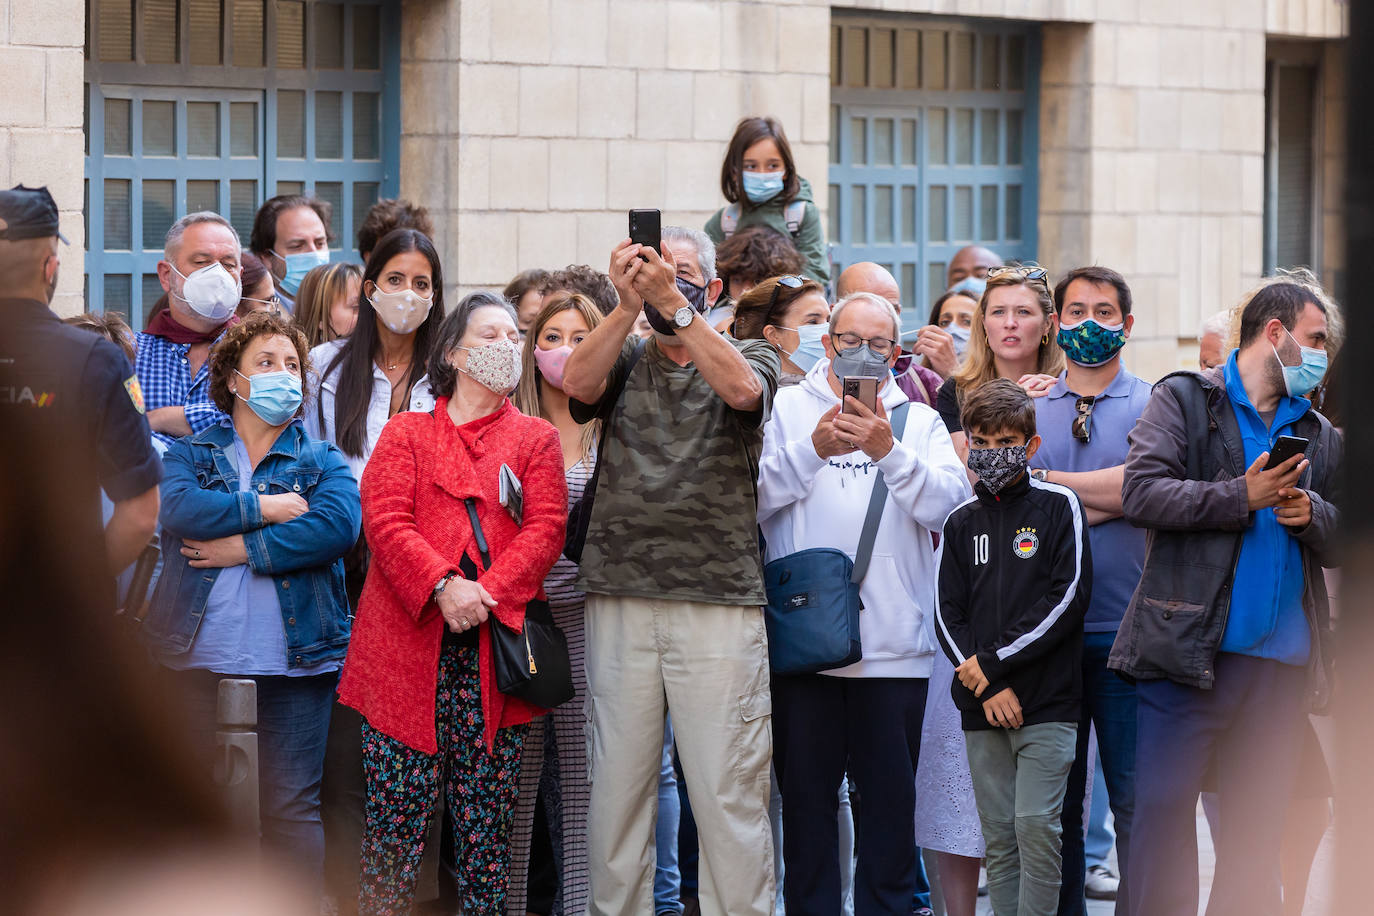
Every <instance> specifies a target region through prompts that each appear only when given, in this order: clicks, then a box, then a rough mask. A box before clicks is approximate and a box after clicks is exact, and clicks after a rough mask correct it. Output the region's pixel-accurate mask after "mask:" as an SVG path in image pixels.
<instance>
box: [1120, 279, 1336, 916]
mask: <svg viewBox="0 0 1374 916" xmlns="http://www.w3.org/2000/svg"><path fill="white" fill-rule="evenodd" d="M1334 309H1335V304H1334V303H1333V302H1331V301H1330V299H1328V297H1327V296H1326V294H1325V293H1324V292H1323V291H1322V289H1321V288H1320V287H1319V286H1317V285H1316V283H1315V282H1313V281H1311V279H1310V275H1302V274H1299V275H1292V276H1279V277H1275V278H1272V279H1270V280H1267V281H1265V283H1264V284H1262V285H1261V286H1260V287H1259V288H1258V289H1256V290H1255V291H1254V292H1253V293H1252V294H1251V295H1250V296H1249V298H1248V301H1247V302H1246V304H1245V305H1244V307H1243V310H1242V312H1241V316H1240V347H1239V348H1238V349H1237V350H1235V351H1233V352H1232V353H1231V354H1230V357H1229V358H1228V359H1227V360H1226V362H1225V364H1224V366H1222V367H1220V368H1217V369H1209V370H1207V371H1205V372H1203V373H1200V374H1199V373H1175V374H1174V375H1171V376H1168V377H1166V378H1165V379H1163V380H1162V381H1161V382H1160V383H1159V384H1158V385H1157V386H1156V387H1155V390H1154V393H1153V395H1152V396H1151V398H1150V401H1149V403H1148V404H1147V405H1146V407H1145V410H1144V413H1143V414H1142V415H1141V418H1140V421H1139V422H1138V423H1137V424H1136V426H1135V429H1134V430H1133V431H1132V432H1131V435H1130V450H1129V452H1128V455H1127V458H1126V467H1125V473H1124V482H1123V486H1122V508H1123V510H1124V514H1125V517H1126V519H1127V520H1128V521H1130V522H1131V523H1132V524H1134V525H1137V526H1140V527H1143V528H1147V529H1150V539H1149V542H1148V547H1147V551H1146V555H1145V566H1144V571H1143V573H1142V575H1141V580H1140V585H1139V586H1138V587H1137V589H1136V591H1135V594H1134V595H1133V596H1132V598H1131V602H1130V605H1129V606H1128V608H1127V610H1126V615H1125V618H1124V619H1123V620H1122V622H1121V627H1120V630H1119V632H1118V635H1117V638H1116V642H1115V645H1114V646H1113V647H1112V651H1111V656H1110V658H1109V661H1108V667H1109V668H1112V669H1114V670H1116V671H1119V672H1121V673H1122V674H1123V675H1125V676H1127V677H1129V678H1133V679H1135V680H1136V682H1137V683H1136V697H1137V713H1136V715H1137V732H1136V734H1137V746H1136V768H1135V769H1136V776H1135V788H1136V792H1135V820H1134V823H1133V825H1132V827H1133V831H1132V835H1131V846H1130V851H1131V857H1130V863H1129V866H1128V869H1129V881H1130V886H1131V892H1130V904H1129V910H1128V912H1129V913H1130V914H1140V916H1145V914H1155V913H1191V912H1196V910H1197V906H1198V900H1197V895H1198V862H1197V841H1196V836H1197V835H1196V810H1197V801H1198V794H1199V792H1200V791H1201V789H1202V785H1203V775H1204V773H1205V772H1206V771H1207V769H1208V767H1209V766H1210V765H1214V766H1215V768H1216V784H1217V786H1218V790H1219V791H1218V794H1219V796H1220V824H1219V830H1218V831H1217V836H1218V841H1217V847H1216V853H1217V861H1216V876H1215V878H1214V880H1213V883H1212V895H1211V908H1212V909H1218V908H1220V909H1221V910H1224V911H1225V912H1228V913H1231V912H1234V913H1277V912H1280V910H1281V907H1282V904H1281V887H1280V882H1279V875H1280V868H1279V848H1280V839H1281V836H1282V831H1283V824H1284V812H1285V810H1286V808H1287V806H1288V800H1289V796H1290V795H1291V793H1292V791H1293V787H1294V782H1295V778H1296V771H1297V766H1298V751H1299V749H1300V748H1301V746H1302V742H1301V741H1300V740H1299V738H1300V737H1301V732H1300V729H1301V727H1302V724H1303V717H1304V714H1305V713H1306V712H1308V711H1311V710H1312V709H1314V708H1316V709H1320V708H1321V707H1322V706H1324V705H1325V704H1326V702H1327V700H1328V698H1329V693H1330V686H1331V679H1330V654H1329V652H1330V647H1329V646H1328V645H1327V640H1328V637H1329V626H1330V617H1329V608H1328V603H1327V596H1326V584H1325V580H1324V579H1323V576H1322V567H1323V566H1332V565H1334V562H1335V561H1334V559H1333V558H1332V552H1333V548H1334V546H1335V538H1336V527H1337V520H1338V510H1337V501H1338V498H1339V480H1340V474H1341V468H1340V464H1341V441H1340V436H1339V434H1338V433H1337V432H1336V431H1335V430H1334V429H1333V428H1332V426H1331V424H1330V423H1329V422H1328V421H1327V420H1326V419H1325V418H1324V417H1322V416H1321V415H1320V414H1318V413H1317V412H1316V411H1315V410H1313V409H1312V405H1311V403H1310V402H1309V401H1308V400H1307V399H1306V395H1307V394H1308V393H1309V392H1310V391H1311V390H1312V389H1313V388H1315V387H1316V385H1317V384H1318V383H1319V382H1320V381H1321V379H1322V376H1323V375H1324V374H1325V372H1326V364H1327V349H1328V347H1329V346H1330V343H1329V340H1328V338H1329V335H1330V332H1329V330H1328V327H1327V321H1328V316H1329V315H1331V314H1332V313H1333V312H1334ZM1282 436H1294V437H1298V438H1302V439H1305V440H1307V442H1308V445H1307V451H1306V454H1305V455H1303V454H1294V455H1292V456H1291V457H1290V458H1288V459H1287V460H1286V461H1283V462H1281V463H1279V464H1277V465H1275V466H1273V467H1272V468H1271V467H1268V465H1269V458H1270V452H1271V451H1272V450H1273V449H1274V448H1275V447H1276V444H1277V443H1278V441H1279V439H1280V437H1282ZM1180 444H1182V448H1180Z"/></svg>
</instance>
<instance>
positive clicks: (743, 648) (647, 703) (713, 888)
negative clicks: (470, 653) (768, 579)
mask: <svg viewBox="0 0 1374 916" xmlns="http://www.w3.org/2000/svg"><path fill="white" fill-rule="evenodd" d="M587 687H588V699H587V745H588V750H587V760H588V775H589V777H590V779H591V813H590V816H589V818H588V834H589V836H588V860H589V862H590V865H591V891H590V897H589V902H588V905H587V913H588V914H589V916H644V914H648V913H653V911H654V908H653V883H654V823H655V819H656V816H657V810H658V775H659V765H660V762H661V758H662V751H663V723H664V714H665V712H669V711H671V713H672V717H673V730H674V732H675V733H676V736H677V748H678V757H679V759H680V760H681V763H682V771H683V775H684V776H685V777H686V782H687V794H688V797H689V798H690V800H691V803H692V813H693V815H694V816H695V817H696V822H697V830H698V834H699V838H700V847H701V856H700V866H699V885H700V890H699V900H700V902H701V912H702V914H703V916H769V914H771V913H772V911H773V893H774V878H773V837H772V831H771V830H770V829H769V821H768V794H769V786H770V780H769V764H770V762H771V760H772V756H773V736H772V727H771V724H772V723H771V713H772V702H771V698H770V694H769V675H768V639H767V636H766V634H765V631H764V625H763V611H762V609H761V608H758V607H737V606H729V605H720V604H706V603H699V602H693V601H666V600H651V599H646V598H625V597H618V596H611V595H597V594H589V595H587ZM564 778H567V777H566V776H565V777H564Z"/></svg>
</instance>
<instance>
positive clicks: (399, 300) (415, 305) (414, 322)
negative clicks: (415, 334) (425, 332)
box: [367, 284, 434, 334]
mask: <svg viewBox="0 0 1374 916" xmlns="http://www.w3.org/2000/svg"><path fill="white" fill-rule="evenodd" d="M367 301H368V302H370V303H372V308H373V309H375V310H376V312H377V317H378V318H380V319H382V324H384V325H386V326H387V328H389V329H390V330H391V332H392V333H393V334H409V333H410V332H411V331H413V330H415V329H416V328H418V327H419V326H420V325H422V324H424V323H425V318H427V317H428V316H429V310H430V307H431V306H433V305H434V298H433V297H430V298H428V299H425V298H424V297H422V296H420V295H419V294H418V293H416V292H415V290H413V289H403V290H400V291H399V292H394V293H384V292H382V291H381V290H379V289H377V288H376V284H373V289H372V295H371V296H369V297H368V300H367Z"/></svg>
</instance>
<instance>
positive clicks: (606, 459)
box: [572, 338, 779, 605]
mask: <svg viewBox="0 0 1374 916" xmlns="http://www.w3.org/2000/svg"><path fill="white" fill-rule="evenodd" d="M727 339H728V340H730V342H731V343H732V344H734V345H735V347H736V348H737V349H738V350H739V351H740V353H741V354H742V355H743V356H744V358H745V360H746V361H748V363H749V365H750V366H751V367H752V368H753V370H754V372H755V373H756V374H757V375H758V377H759V382H760V384H762V386H763V405H762V407H761V408H760V409H759V410H756V411H752V412H740V411H736V410H735V409H734V408H732V407H730V406H729V405H727V404H726V403H725V401H723V400H722V399H721V397H720V395H718V394H716V393H715V391H714V390H712V388H711V386H710V385H708V384H707V383H706V379H705V378H703V377H702V375H701V373H700V372H698V371H697V370H696V368H695V367H694V366H691V365H688V366H686V367H683V366H679V365H678V364H677V363H675V362H673V361H672V360H670V359H668V358H667V357H666V356H664V355H663V353H662V352H661V351H660V350H659V348H658V344H657V343H656V342H654V341H650V342H649V343H648V345H647V346H646V347H645V350H644V353H643V354H642V356H641V358H640V360H639V362H638V363H636V364H635V367H634V371H633V372H632V373H631V374H630V378H629V380H628V382H627V383H626V385H625V390H624V392H623V393H622V394H621V396H620V401H619V404H618V405H616V404H611V403H608V402H609V401H610V400H611V397H612V395H613V393H614V392H615V390H616V389H617V388H618V387H619V384H620V380H621V379H622V378H623V377H624V375H625V367H626V366H627V365H628V363H629V359H630V356H631V354H632V353H633V352H634V348H635V345H636V343H637V341H636V340H635V339H634V338H631V339H630V340H627V341H626V342H625V346H624V348H623V349H622V350H621V352H620V358H619V359H618V360H616V364H615V367H614V368H613V369H612V370H611V375H610V379H609V381H608V383H607V386H606V392H607V393H606V395H605V396H603V397H602V399H601V401H600V402H599V403H597V404H594V405H586V404H580V403H578V402H577V401H574V402H572V413H573V416H574V417H576V418H577V419H578V420H581V421H585V420H587V419H590V418H591V417H593V416H601V417H606V416H609V417H610V418H611V419H610V423H611V427H610V432H609V433H608V434H607V436H606V448H605V452H604V454H602V455H600V456H598V460H599V461H600V462H602V468H601V476H600V479H599V481H598V482H597V492H596V499H595V503H594V504H593V509H592V519H591V524H590V525H589V526H588V528H587V543H586V546H585V547H584V548H583V550H582V574H581V576H580V578H579V579H578V587H579V588H581V589H582V590H583V591H588V592H597V593H600V594H603V595H629V596H635V597H642V598H668V599H676V600H682V601H704V602H711V603H715V604H737V605H751V604H764V603H765V601H766V598H765V596H764V591H763V568H762V565H761V562H760V559H759V549H758V548H759V541H758V528H757V525H758V522H757V514H758V510H757V506H756V500H755V496H754V481H753V473H754V472H753V470H752V467H753V459H752V458H751V456H756V455H758V453H759V448H760V446H761V445H762V443H763V424H764V421H765V420H767V419H768V411H769V409H770V407H771V405H772V402H773V392H774V391H775V390H776V388H777V381H778V372H779V363H778V355H777V352H776V351H775V350H774V349H773V348H772V346H770V345H769V344H767V343H766V342H764V341H762V340H734V339H733V338H727ZM746 447H747V448H748V449H749V451H748V452H747V453H746V451H745V449H746Z"/></svg>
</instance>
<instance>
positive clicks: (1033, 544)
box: [1011, 528, 1040, 560]
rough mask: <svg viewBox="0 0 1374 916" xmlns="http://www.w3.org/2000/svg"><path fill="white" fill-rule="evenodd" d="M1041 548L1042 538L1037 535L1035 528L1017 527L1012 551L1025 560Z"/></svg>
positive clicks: (1012, 542)
mask: <svg viewBox="0 0 1374 916" xmlns="http://www.w3.org/2000/svg"><path fill="white" fill-rule="evenodd" d="M1039 549H1040V538H1038V537H1036V534H1035V529H1034V528H1018V529H1016V536H1015V537H1014V538H1012V540H1011V552H1012V553H1014V554H1016V555H1017V556H1018V557H1020V558H1021V559H1023V560H1029V559H1030V558H1031V557H1033V556H1035V552H1036V551H1037V550H1039Z"/></svg>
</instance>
